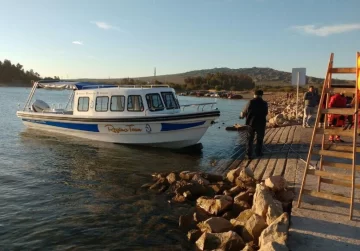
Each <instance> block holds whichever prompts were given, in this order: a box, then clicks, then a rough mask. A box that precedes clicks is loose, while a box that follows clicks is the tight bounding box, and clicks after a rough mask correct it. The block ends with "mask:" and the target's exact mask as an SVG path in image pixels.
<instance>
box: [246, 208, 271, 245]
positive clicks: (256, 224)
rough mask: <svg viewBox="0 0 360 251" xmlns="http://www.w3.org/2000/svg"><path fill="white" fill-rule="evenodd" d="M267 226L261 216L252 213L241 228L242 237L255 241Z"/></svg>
mask: <svg viewBox="0 0 360 251" xmlns="http://www.w3.org/2000/svg"><path fill="white" fill-rule="evenodd" d="M266 227H267V225H266V222H265V220H264V219H263V217H261V216H260V215H257V214H253V215H251V216H250V218H249V219H248V220H247V221H246V223H245V226H244V228H243V233H242V235H241V236H242V238H243V240H244V241H246V242H249V241H255V242H256V243H257V241H258V239H259V236H260V234H261V232H262V231H263V230H264V229H265V228H266Z"/></svg>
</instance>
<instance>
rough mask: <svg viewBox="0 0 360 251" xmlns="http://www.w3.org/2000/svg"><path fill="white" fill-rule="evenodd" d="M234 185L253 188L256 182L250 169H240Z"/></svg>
mask: <svg viewBox="0 0 360 251" xmlns="http://www.w3.org/2000/svg"><path fill="white" fill-rule="evenodd" d="M240 181H241V182H240ZM235 183H236V184H237V185H238V186H243V187H255V185H256V180H255V179H254V173H253V171H252V170H251V169H250V167H246V168H242V169H241V171H240V173H239V176H238V177H237V178H236V180H235Z"/></svg>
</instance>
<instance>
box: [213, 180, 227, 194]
mask: <svg viewBox="0 0 360 251" xmlns="http://www.w3.org/2000/svg"><path fill="white" fill-rule="evenodd" d="M209 187H210V188H211V189H212V190H213V191H214V193H215V194H221V193H223V192H224V191H225V190H226V189H229V188H230V187H231V186H230V184H229V183H226V182H223V181H219V182H217V183H214V184H210V185H209Z"/></svg>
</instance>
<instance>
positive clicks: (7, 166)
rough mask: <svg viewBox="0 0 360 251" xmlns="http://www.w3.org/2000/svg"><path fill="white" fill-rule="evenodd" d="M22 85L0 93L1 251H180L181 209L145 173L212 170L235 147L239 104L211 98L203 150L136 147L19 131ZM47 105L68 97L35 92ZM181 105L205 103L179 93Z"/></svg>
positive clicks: (183, 236) (182, 235)
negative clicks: (150, 186) (212, 120)
mask: <svg viewBox="0 0 360 251" xmlns="http://www.w3.org/2000/svg"><path fill="white" fill-rule="evenodd" d="M29 92H30V88H0V97H1V103H0V117H1V119H0V128H1V129H2V130H1V132H0V147H1V151H0V167H1V168H0V250H14V249H15V250H34V249H38V250H115V249H116V250H188V249H190V248H191V245H190V244H189V243H188V241H187V240H186V233H183V232H181V231H180V230H179V229H178V217H179V215H180V214H182V213H185V212H187V210H188V209H189V207H188V206H184V205H171V204H169V203H168V202H167V201H166V199H165V198H164V196H163V195H157V194H155V193H154V192H151V191H146V190H145V191H143V190H141V189H139V188H140V186H141V185H142V184H144V183H148V182H151V173H153V172H164V171H170V170H201V171H208V172H211V171H213V170H216V169H217V168H219V167H221V166H222V165H225V164H226V163H227V162H226V161H227V160H229V159H231V156H232V155H233V154H234V153H235V152H236V149H238V148H239V147H241V143H240V142H241V139H242V138H241V135H240V134H238V133H237V132H227V131H225V126H226V125H232V124H234V123H239V122H241V121H239V120H238V117H239V113H240V111H241V109H242V108H243V106H244V104H245V101H243V100H227V99H217V100H216V101H217V103H218V105H217V107H218V108H219V110H220V111H221V116H220V118H219V119H218V121H219V123H217V124H214V125H213V126H212V127H210V128H209V130H208V131H207V132H206V134H205V135H204V137H203V138H202V139H201V141H200V142H201V143H202V145H203V149H202V151H201V153H196V154H190V153H186V154H185V153H175V152H171V151H166V150H161V149H153V148H145V149H144V148H136V147H128V146H123V145H115V144H109V143H101V142H94V141H90V140H84V139H78V138H73V137H68V136H63V135H52V134H49V133H44V132H36V131H34V130H29V129H26V128H25V126H23V124H22V123H21V121H20V120H19V119H18V118H17V117H16V114H15V113H16V110H17V109H18V104H19V103H20V104H23V103H24V102H25V100H26V98H27V96H28V94H29ZM38 94H39V96H38V97H39V98H40V99H43V100H44V101H46V102H48V103H50V104H52V103H58V102H59V101H61V100H66V98H67V94H68V93H64V92H58V91H45V90H39V93H38ZM179 99H180V103H182V104H184V103H201V102H210V101H213V100H214V99H211V98H194V97H179Z"/></svg>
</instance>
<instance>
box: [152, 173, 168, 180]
mask: <svg viewBox="0 0 360 251" xmlns="http://www.w3.org/2000/svg"><path fill="white" fill-rule="evenodd" d="M167 175H168V173H153V174H152V177H153V179H155V180H158V179H162V178H166V176H167Z"/></svg>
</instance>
